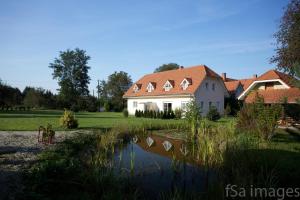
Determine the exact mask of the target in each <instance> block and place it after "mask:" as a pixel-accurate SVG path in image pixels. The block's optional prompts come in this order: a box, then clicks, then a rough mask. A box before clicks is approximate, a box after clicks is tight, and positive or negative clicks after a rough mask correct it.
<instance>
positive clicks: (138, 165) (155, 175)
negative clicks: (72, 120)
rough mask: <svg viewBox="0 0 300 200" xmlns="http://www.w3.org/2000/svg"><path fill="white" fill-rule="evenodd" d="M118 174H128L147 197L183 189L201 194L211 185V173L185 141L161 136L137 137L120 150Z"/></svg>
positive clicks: (117, 151) (116, 166)
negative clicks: (209, 181) (209, 183)
mask: <svg viewBox="0 0 300 200" xmlns="http://www.w3.org/2000/svg"><path fill="white" fill-rule="evenodd" d="M114 163H115V169H114V171H115V173H116V174H118V175H120V173H121V174H125V175H126V174H128V176H130V178H132V179H133V181H134V183H135V184H136V185H138V187H139V189H140V190H142V191H143V193H145V194H146V196H147V197H151V198H155V197H157V195H159V194H160V193H162V192H170V191H174V190H178V189H180V190H181V191H184V192H201V191H202V190H203V189H204V188H205V186H206V184H207V181H206V179H207V175H208V172H207V171H205V170H203V168H202V167H201V163H199V162H197V161H196V159H195V158H193V156H192V152H191V150H190V148H188V145H187V143H186V142H185V141H183V140H177V139H171V138H166V137H162V136H157V135H149V136H146V137H145V136H144V137H141V136H138V137H137V136H134V137H133V138H131V140H130V142H129V143H127V144H125V145H124V146H122V147H120V148H117V150H116V151H115V154H114Z"/></svg>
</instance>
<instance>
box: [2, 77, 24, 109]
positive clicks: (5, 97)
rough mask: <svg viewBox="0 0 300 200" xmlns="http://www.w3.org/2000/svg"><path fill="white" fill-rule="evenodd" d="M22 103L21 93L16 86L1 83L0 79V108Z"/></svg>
mask: <svg viewBox="0 0 300 200" xmlns="http://www.w3.org/2000/svg"><path fill="white" fill-rule="evenodd" d="M21 103H22V94H21V92H20V90H19V89H18V88H13V87H11V86H9V85H6V84H4V83H2V81H1V80H0V108H1V110H4V109H6V110H8V109H9V108H10V109H12V107H13V106H16V105H20V104H21Z"/></svg>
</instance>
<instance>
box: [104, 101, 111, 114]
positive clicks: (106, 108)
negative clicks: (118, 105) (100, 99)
mask: <svg viewBox="0 0 300 200" xmlns="http://www.w3.org/2000/svg"><path fill="white" fill-rule="evenodd" d="M104 110H105V112H109V111H110V104H109V103H108V102H105V103H104Z"/></svg>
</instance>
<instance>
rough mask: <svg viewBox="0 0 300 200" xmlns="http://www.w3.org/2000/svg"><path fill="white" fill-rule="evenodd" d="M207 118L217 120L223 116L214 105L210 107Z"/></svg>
mask: <svg viewBox="0 0 300 200" xmlns="http://www.w3.org/2000/svg"><path fill="white" fill-rule="evenodd" d="M206 117H207V119H209V120H210V121H217V120H218V119H220V118H221V116H220V113H219V112H218V110H217V108H216V107H214V106H212V107H210V108H209V111H208V113H207V114H206Z"/></svg>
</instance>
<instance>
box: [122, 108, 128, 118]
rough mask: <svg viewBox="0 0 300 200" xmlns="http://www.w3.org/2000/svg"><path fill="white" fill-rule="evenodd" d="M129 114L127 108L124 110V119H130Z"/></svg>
mask: <svg viewBox="0 0 300 200" xmlns="http://www.w3.org/2000/svg"><path fill="white" fill-rule="evenodd" d="M128 115H129V113H128V110H127V109H126V108H124V110H123V116H124V117H128Z"/></svg>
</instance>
